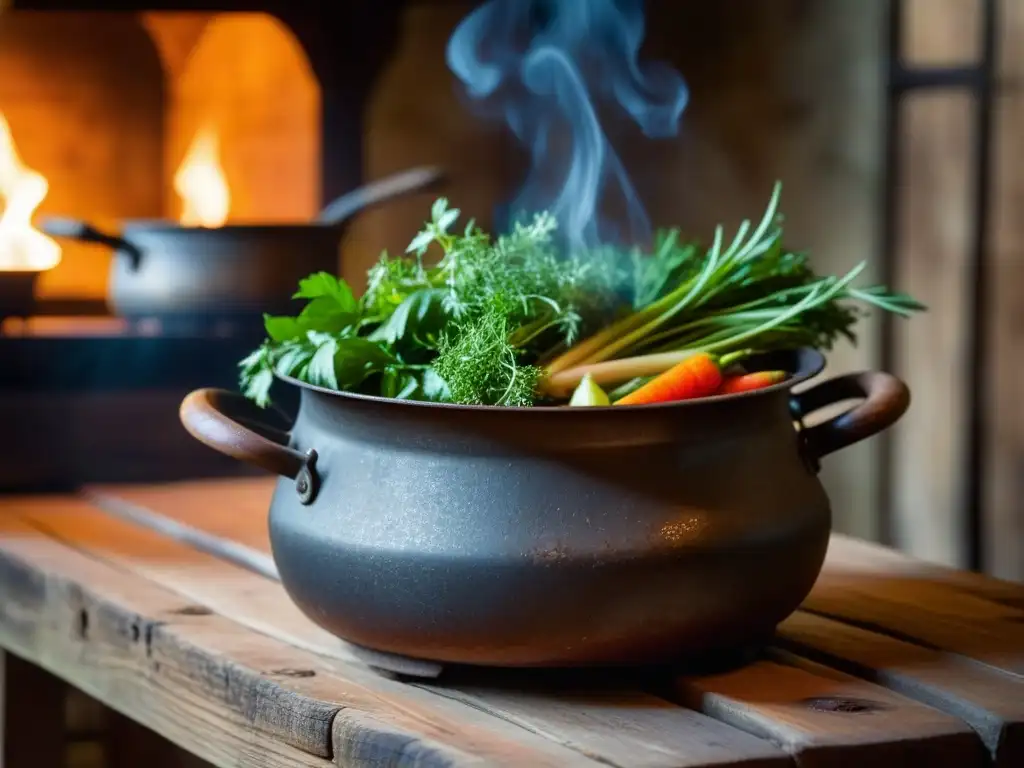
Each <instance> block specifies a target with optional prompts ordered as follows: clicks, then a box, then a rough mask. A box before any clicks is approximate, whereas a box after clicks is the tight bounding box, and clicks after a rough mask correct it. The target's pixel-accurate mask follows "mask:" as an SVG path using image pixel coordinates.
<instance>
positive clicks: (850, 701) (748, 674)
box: [675, 660, 985, 768]
mask: <svg viewBox="0 0 1024 768" xmlns="http://www.w3.org/2000/svg"><path fill="white" fill-rule="evenodd" d="M675 690H676V693H677V695H678V696H679V698H680V701H682V702H683V703H685V704H687V705H690V706H693V707H695V708H699V709H700V711H702V712H704V713H705V714H707V715H711V716H712V717H716V718H718V719H720V720H722V721H723V722H726V723H729V724H730V725H734V726H736V727H738V728H743V729H744V730H747V731H749V732H750V733H752V734H755V735H757V736H760V737H762V738H766V739H769V740H771V741H773V742H774V743H776V744H779V745H780V746H781V747H783V749H785V750H786V751H788V752H789V753H791V754H792V755H793V756H794V757H795V758H796V761H797V764H798V765H801V766H811V765H813V766H821V767H822V768H824V767H825V766H837V767H839V766H861V765H869V764H870V765H873V766H876V767H877V768H883V767H884V766H905V765H927V766H936V767H939V766H951V767H952V766H957V767H958V768H960V767H962V766H973V765H977V766H981V765H984V762H985V761H984V757H985V755H984V750H983V748H982V745H981V743H980V741H979V740H978V738H977V737H976V735H975V734H974V733H973V732H972V731H971V730H970V728H969V727H968V726H967V725H966V724H964V723H962V722H961V721H959V720H958V719H956V718H954V717H951V716H949V715H946V714H944V713H941V712H939V711H937V710H934V709H931V708H929V707H925V706H922V705H920V704H917V703H915V702H912V701H911V700H909V699H907V698H905V697H903V696H900V695H899V694H896V693H893V692H891V691H889V690H887V689H885V688H882V687H880V686H877V685H873V684H870V683H866V682H864V681H861V680H858V679H856V678H854V677H852V676H849V675H845V674H843V673H840V672H837V671H835V670H831V669H828V668H825V667H822V666H819V665H812V664H802V665H800V666H790V665H787V664H781V663H778V662H776V661H769V660H764V661H758V662H756V663H754V664H750V665H747V666H745V667H743V668H741V669H737V670H735V671H731V672H727V673H724V674H719V675H711V676H707V677H688V678H680V679H678V680H677V681H676V682H675Z"/></svg>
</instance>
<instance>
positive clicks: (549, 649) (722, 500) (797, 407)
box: [181, 350, 909, 666]
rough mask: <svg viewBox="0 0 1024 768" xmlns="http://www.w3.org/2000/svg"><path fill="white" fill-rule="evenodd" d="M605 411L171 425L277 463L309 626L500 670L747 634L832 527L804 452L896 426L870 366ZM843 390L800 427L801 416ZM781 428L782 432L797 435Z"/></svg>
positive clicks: (398, 404)
mask: <svg viewBox="0 0 1024 768" xmlns="http://www.w3.org/2000/svg"><path fill="white" fill-rule="evenodd" d="M773 357H774V358H775V359H773V360H771V361H765V362H766V364H768V363H770V364H769V365H768V367H770V368H780V367H782V368H785V369H787V370H789V371H791V372H793V373H794V374H795V377H794V378H793V379H791V380H789V381H788V382H786V383H784V384H782V385H778V386H775V387H772V388H769V389H765V390H761V391H757V392H751V393H744V394H739V395H728V396H721V397H714V398H708V399H705V400H699V401H691V402H684V403H673V404H663V405H655V406H636V407H621V406H620V407H613V408H518V409H516V408H496V407H470V406H457V405H437V404H423V403H410V402H403V401H396V400H388V399H384V398H378V397H367V396H359V395H351V394H343V393H338V392H332V391H327V390H323V389H318V388H315V387H311V386H308V385H305V384H300V383H299V382H296V381H291V383H292V384H294V385H296V386H299V387H301V395H302V397H301V407H300V409H299V413H298V417H297V419H296V421H295V424H294V426H293V427H292V429H291V431H290V432H289V433H283V432H277V431H275V430H273V429H271V428H269V427H266V426H260V425H259V423H260V420H261V419H262V418H263V417H262V415H261V412H260V411H259V409H258V408H256V407H255V406H254V405H252V404H250V403H249V402H248V401H245V400H243V399H242V398H241V396H240V395H237V394H234V393H229V392H226V391H218V390H199V391H197V392H194V393H192V394H191V395H189V396H188V397H187V398H186V400H185V401H184V402H183V403H182V407H181V417H182V421H183V423H184V424H185V426H186V428H187V429H188V430H189V431H190V432H191V433H192V434H193V435H194V436H195V437H197V438H198V439H199V440H201V441H203V442H204V443H206V444H207V445H210V446H212V447H214V448H216V449H217V450H220V451H222V452H224V453H227V454H229V455H231V456H234V457H236V458H239V459H241V460H243V461H248V462H251V463H254V464H256V465H259V466H261V467H263V468H265V469H267V470H269V471H271V472H275V473H278V474H280V475H281V478H280V480H279V481H278V483H277V487H276V490H275V493H274V497H273V501H272V504H271V509H270V537H271V544H272V548H273V555H274V560H275V562H276V564H277V567H278V570H279V571H280V575H281V579H282V583H283V585H284V587H285V589H286V590H287V592H288V594H289V595H290V596H291V598H292V599H293V600H294V601H295V603H296V604H297V605H298V606H299V608H301V610H302V611H303V612H304V613H305V614H306V615H307V616H309V617H310V618H311V619H312V620H313V621H314V622H316V623H317V624H319V625H320V626H322V627H324V628H325V629H327V630H328V631H330V632H332V633H334V634H335V635H337V636H338V637H341V638H343V639H345V640H348V641H350V642H353V643H356V644H358V645H361V646H364V647H368V648H371V649H374V650H378V651H384V652H389V653H395V654H401V655H404V656H409V657H414V658H421V659H429V660H434V661H440V662H449V663H468V664H482V665H497V666H576V665H604V664H634V663H643V664H650V663H653V662H669V661H673V660H678V659H681V658H684V657H689V656H692V655H697V654H701V653H703V652H705V651H709V650H712V649H726V648H730V647H739V646H744V645H747V644H750V643H756V642H758V641H760V640H762V639H764V638H767V637H768V636H769V635H770V634H771V632H772V631H773V629H774V627H775V626H776V625H777V624H778V623H779V622H780V621H781V620H782V619H784V618H785V617H786V616H787V615H789V614H790V613H791V612H792V611H793V610H794V609H795V608H796V607H797V606H798V605H799V604H800V602H801V601H802V600H803V599H804V598H805V597H806V596H807V594H808V593H809V591H810V589H811V587H812V585H813V584H814V582H815V580H816V578H817V576H818V573H819V571H820V569H821V566H822V563H823V561H824V557H825V550H826V548H827V545H828V538H829V532H830V508H829V501H828V498H827V497H826V494H825V492H824V490H823V488H822V486H821V483H820V482H819V480H818V477H817V468H818V460H819V459H820V458H821V457H822V456H824V455H826V454H828V453H831V452H833V451H836V450H839V449H841V448H843V447H845V446H847V445H850V444H852V443H854V442H857V441H859V440H861V439H864V438H865V437H868V436H870V435H873V434H875V433H877V432H879V431H881V430H882V429H884V428H886V427H887V426H889V425H890V424H892V423H893V422H895V421H896V420H897V419H898V418H899V417H900V416H901V415H902V414H903V412H904V411H905V410H906V408H907V406H908V404H909V392H908V390H907V387H906V386H905V385H904V384H903V383H902V382H901V381H900V380H899V379H897V378H895V377H893V376H891V375H889V374H886V373H880V372H868V373H860V374H851V375H847V376H841V377H838V378H834V379H831V380H826V381H824V382H822V383H819V384H817V385H816V386H814V387H812V388H810V389H809V390H807V391H805V392H802V393H800V394H793V393H792V392H791V391H790V387H791V386H792V385H793V384H796V383H799V382H800V381H804V380H806V379H808V378H810V377H811V376H814V375H816V374H817V373H819V372H820V371H821V369H822V368H823V365H824V361H823V359H822V357H821V356H820V355H819V354H818V353H817V352H813V351H810V350H805V351H801V352H799V353H792V354H784V355H774V356H773ZM851 398H857V399H860V400H861V401H862V402H860V403H859V404H858V405H856V406H855V407H854V408H853V409H852V410H850V411H848V412H846V413H845V414H843V415H841V416H839V417H836V418H834V419H832V420H831V421H828V422H826V423H823V424H821V425H818V426H814V427H811V428H802V427H801V426H799V424H800V423H802V422H801V419H802V416H803V415H805V414H807V413H810V412H811V411H813V410H816V409H819V408H823V407H825V406H827V405H829V404H834V403H838V402H841V401H846V400H849V399H851ZM795 425H796V426H795Z"/></svg>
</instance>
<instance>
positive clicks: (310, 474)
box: [295, 449, 319, 504]
mask: <svg viewBox="0 0 1024 768" xmlns="http://www.w3.org/2000/svg"><path fill="white" fill-rule="evenodd" d="M316 459H317V454H316V451H314V450H312V449H310V451H309V452H308V453H307V454H306V461H305V463H304V464H303V465H302V469H300V470H299V473H298V474H297V475H296V476H295V492H296V493H298V494H299V501H300V502H301V503H302V504H312V503H313V500H314V499H315V498H316V492H317V490H318V485H319V484H318V482H317V476H316Z"/></svg>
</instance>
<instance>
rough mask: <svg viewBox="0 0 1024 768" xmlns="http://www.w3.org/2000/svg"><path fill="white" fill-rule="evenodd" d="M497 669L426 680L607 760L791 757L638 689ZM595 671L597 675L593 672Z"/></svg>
mask: <svg viewBox="0 0 1024 768" xmlns="http://www.w3.org/2000/svg"><path fill="white" fill-rule="evenodd" d="M500 677H503V678H504V685H503V686H500V687H499V685H497V684H496V681H495V676H494V675H490V674H488V673H487V672H480V673H479V674H478V678H479V680H480V682H478V683H477V684H476V685H449V686H441V685H423V686H422V687H423V688H425V689H427V690H430V691H433V692H434V693H436V694H438V695H440V696H446V697H450V698H452V699H455V700H456V701H461V702H465V703H467V704H470V705H472V706H475V707H479V708H480V709H482V710H483V711H485V712H492V713H493V714H495V715H497V716H499V717H503V718H506V719H509V720H511V721H512V722H514V723H516V724H517V725H520V726H522V727H523V728H526V729H527V730H530V731H532V732H534V733H543V734H545V735H547V736H548V737H549V738H553V739H555V740H556V741H559V742H561V743H565V744H570V745H572V746H574V747H576V748H577V749H580V750H581V751H583V752H585V753H587V754H595V755H596V754H600V755H601V758H602V762H606V763H608V764H611V765H636V766H652V767H653V766H666V767H667V766H674V767H675V768H686V767H687V766H717V767H719V768H722V767H724V766H744V768H755V766H757V768H760V767H761V766H778V765H789V764H790V761H789V760H787V759H784V758H783V755H782V753H781V752H780V751H779V750H777V749H776V748H775V747H772V746H771V745H769V744H768V743H767V742H764V741H760V740H758V739H755V738H753V737H751V736H750V735H748V734H747V733H744V732H743V731H741V730H739V729H736V728H732V727H730V726H728V725H725V724H723V723H720V722H718V721H715V720H712V719H710V718H708V717H705V716H704V715H701V714H699V713H697V712H693V711H691V710H688V709H687V710H684V709H681V708H680V707H678V706H676V705H674V704H671V703H670V702H668V701H664V700H660V699H656V698H655V697H653V696H647V695H645V694H642V693H640V692H639V691H636V692H633V693H629V692H625V691H622V690H617V689H611V690H606V691H602V690H600V689H599V688H596V687H594V686H593V685H589V686H585V687H584V686H580V685H579V684H578V683H577V685H576V686H575V687H573V686H566V685H565V684H564V683H562V684H560V683H559V682H558V681H556V680H554V679H553V678H551V677H549V676H546V675H544V674H543V673H540V674H535V673H527V674H518V673H517V674H515V675H508V676H504V675H502V676H500ZM595 677H599V676H595Z"/></svg>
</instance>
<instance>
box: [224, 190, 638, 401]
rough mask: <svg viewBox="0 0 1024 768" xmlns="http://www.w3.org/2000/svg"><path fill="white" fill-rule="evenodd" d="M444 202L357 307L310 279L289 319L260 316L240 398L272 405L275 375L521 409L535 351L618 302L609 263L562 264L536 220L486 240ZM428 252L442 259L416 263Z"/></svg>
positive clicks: (534, 372)
mask: <svg viewBox="0 0 1024 768" xmlns="http://www.w3.org/2000/svg"><path fill="white" fill-rule="evenodd" d="M459 213H460V212H459V210H458V209H453V208H449V207H448V201H447V200H445V199H444V198H442V199H439V200H437V201H436V202H435V203H434V206H433V208H432V210H431V220H430V221H429V222H428V223H427V225H426V227H425V228H424V229H423V231H422V232H420V233H419V234H418V235H417V236H416V237H415V238H414V239H413V241H412V243H410V245H409V248H408V249H407V255H405V256H402V257H397V258H395V257H391V256H389V255H388V254H387V253H384V254H383V255H382V256H381V258H380V260H379V261H378V262H377V264H375V265H374V266H373V267H372V268H371V269H370V271H369V273H368V280H367V290H366V292H365V293H364V295H363V296H362V298H361V299H359V300H358V301H357V300H356V299H355V298H354V297H353V294H352V291H351V289H350V288H349V287H348V285H347V284H346V283H345V282H344V281H343V280H340V279H338V278H335V277H333V276H331V275H327V274H324V273H320V274H317V275H313V276H311V277H310V278H307V279H306V280H304V281H303V282H302V283H301V284H300V286H299V291H298V292H297V293H296V294H295V298H297V299H306V300H307V302H308V303H307V304H306V306H305V307H304V308H303V309H302V311H301V312H300V313H299V315H298V316H297V317H272V316H266V317H265V325H266V330H267V335H268V337H269V338H268V339H267V340H266V341H265V342H264V344H263V345H262V346H261V347H260V348H259V349H258V350H256V351H255V352H253V353H252V354H251V355H249V356H248V357H247V358H246V359H245V360H243V361H242V363H241V386H242V390H243V392H244V393H245V394H246V395H247V396H248V397H250V398H252V399H253V400H255V401H256V402H257V403H260V404H261V405H265V404H267V403H268V402H269V400H270V387H271V384H272V383H273V380H274V373H275V372H276V373H278V374H282V375H285V376H292V377H294V378H298V379H301V380H303V381H307V382H308V383H310V384H314V385H318V386H323V387H327V388H330V389H344V390H348V391H356V392H363V393H368V394H381V395H384V396H386V397H396V398H402V399H417V400H430V401H454V402H459V403H470V404H482V405H531V404H532V403H533V402H534V400H535V398H536V390H537V385H538V382H539V379H540V376H541V374H542V370H541V369H540V368H539V367H537V365H536V363H537V361H538V360H539V357H540V355H541V354H542V352H544V351H547V350H550V349H560V348H565V347H568V346H569V345H571V344H572V343H573V342H574V341H575V340H576V338H577V337H578V334H580V333H581V332H587V333H589V332H593V331H596V330H597V329H598V328H599V327H600V325H601V324H602V323H603V322H605V321H606V320H607V319H608V318H609V317H610V316H611V313H612V312H613V310H614V309H615V307H617V306H618V305H619V304H620V303H621V302H620V300H619V298H618V296H617V295H616V293H615V288H616V286H617V285H618V284H619V283H620V282H621V270H620V268H619V267H618V266H617V262H616V261H615V259H613V258H611V257H606V258H603V259H600V258H598V259H589V258H583V257H579V258H564V257H562V256H561V255H560V254H559V253H558V251H557V249H556V248H555V247H554V244H553V239H552V236H553V234H554V231H555V228H556V224H555V221H554V219H553V217H551V216H550V215H549V214H543V213H542V214H538V215H537V216H535V217H534V219H533V221H532V222H530V223H528V224H519V225H517V226H516V227H515V228H514V229H513V230H512V232H510V233H509V234H507V235H503V236H501V237H499V238H497V239H496V240H494V239H492V238H491V237H490V236H488V235H487V234H486V233H484V232H483V231H482V230H480V229H479V228H477V227H476V226H475V224H474V222H472V221H470V222H469V223H468V224H467V225H466V227H465V229H464V230H463V232H462V233H461V234H458V233H455V232H453V231H452V229H453V226H454V225H455V223H456V221H457V220H458V217H459ZM432 250H439V251H440V258H439V260H437V262H436V263H435V264H433V265H432V266H429V267H428V266H427V265H426V261H425V259H426V258H427V257H428V255H429V254H430V252H431V251H432Z"/></svg>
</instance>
